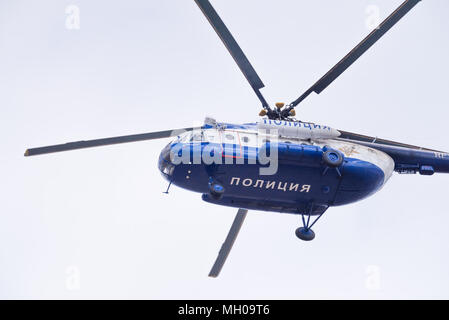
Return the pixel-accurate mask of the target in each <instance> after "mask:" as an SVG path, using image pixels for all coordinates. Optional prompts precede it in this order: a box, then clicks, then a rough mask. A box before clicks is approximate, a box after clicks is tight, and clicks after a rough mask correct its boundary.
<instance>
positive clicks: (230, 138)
mask: <svg viewBox="0 0 449 320" xmlns="http://www.w3.org/2000/svg"><path fill="white" fill-rule="evenodd" d="M225 137H226V140H229V141H234V136H233V135H232V134H229V133H228V134H227V135H225Z"/></svg>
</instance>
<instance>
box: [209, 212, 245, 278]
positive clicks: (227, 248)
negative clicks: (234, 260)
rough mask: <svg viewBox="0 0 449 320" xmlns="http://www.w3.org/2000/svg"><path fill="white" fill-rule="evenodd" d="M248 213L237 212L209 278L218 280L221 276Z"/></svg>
mask: <svg viewBox="0 0 449 320" xmlns="http://www.w3.org/2000/svg"><path fill="white" fill-rule="evenodd" d="M247 213H248V210H246V209H239V211H238V212H237V215H236V216H235V219H234V222H233V223H232V226H231V229H230V230H229V233H228V236H227V237H226V240H225V242H224V243H223V245H222V246H221V249H220V252H219V253H218V257H217V260H215V263H214V266H213V267H212V269H211V270H210V272H209V277H212V278H216V277H218V275H219V274H220V271H221V269H222V268H223V266H224V264H225V262H226V259H227V257H228V255H229V252H231V249H232V246H233V245H234V242H235V239H236V238H237V236H238V234H239V231H240V228H241V227H242V224H243V222H244V221H245V218H246V214H247Z"/></svg>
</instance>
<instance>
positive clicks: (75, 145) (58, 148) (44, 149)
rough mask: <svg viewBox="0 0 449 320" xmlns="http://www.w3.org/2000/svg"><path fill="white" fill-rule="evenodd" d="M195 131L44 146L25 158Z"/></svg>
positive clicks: (27, 154)
mask: <svg viewBox="0 0 449 320" xmlns="http://www.w3.org/2000/svg"><path fill="white" fill-rule="evenodd" d="M195 129H200V127H196V128H194V127H191V128H184V129H175V130H165V131H157V132H150V133H142V134H133V135H128V136H120V137H112V138H103V139H95V140H86V141H84V140H83V141H76V142H69V143H65V144H57V145H52V146H46V147H39V148H30V149H27V150H26V151H25V157H28V156H36V155H40V154H46V153H53V152H62V151H69V150H76V149H84V148H92V147H100V146H107V145H112V144H120V143H128V142H136V141H144V140H154V139H162V138H168V137H174V136H178V135H180V134H182V133H183V132H186V131H192V130H195Z"/></svg>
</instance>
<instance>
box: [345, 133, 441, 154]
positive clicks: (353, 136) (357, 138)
mask: <svg viewBox="0 0 449 320" xmlns="http://www.w3.org/2000/svg"><path fill="white" fill-rule="evenodd" d="M338 132H340V133H341V135H340V136H339V137H338V139H345V140H350V141H351V142H354V143H357V142H365V143H373V144H384V145H388V146H393V147H402V148H408V149H415V150H422V151H430V152H438V153H444V152H443V151H438V150H433V149H429V148H423V147H418V146H414V145H411V144H406V143H401V142H396V141H392V140H386V139H381V138H377V137H371V136H365V135H363V134H359V133H353V132H348V131H343V130H338Z"/></svg>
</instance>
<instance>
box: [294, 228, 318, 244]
mask: <svg viewBox="0 0 449 320" xmlns="http://www.w3.org/2000/svg"><path fill="white" fill-rule="evenodd" d="M295 234H296V236H297V237H298V238H299V239H301V240H304V241H312V240H313V239H315V232H313V230H312V229H307V228H305V227H299V228H298V229H296V231H295Z"/></svg>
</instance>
